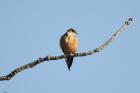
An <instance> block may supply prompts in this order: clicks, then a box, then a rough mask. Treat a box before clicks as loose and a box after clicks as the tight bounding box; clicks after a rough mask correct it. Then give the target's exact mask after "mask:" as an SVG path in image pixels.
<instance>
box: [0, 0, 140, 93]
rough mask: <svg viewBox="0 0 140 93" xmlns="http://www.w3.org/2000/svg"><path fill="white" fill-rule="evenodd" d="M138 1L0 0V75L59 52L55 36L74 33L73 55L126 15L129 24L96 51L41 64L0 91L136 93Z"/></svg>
mask: <svg viewBox="0 0 140 93" xmlns="http://www.w3.org/2000/svg"><path fill="white" fill-rule="evenodd" d="M139 4H140V1H139V0H69V1H68V0H1V1H0V60H1V62H0V76H2V75H6V74H8V73H9V72H10V71H11V70H13V69H15V68H16V67H19V66H21V65H24V64H26V63H29V62H32V61H34V60H36V59H37V58H39V57H44V56H46V55H60V54H62V52H61V50H60V47H59V38H60V36H61V35H62V34H63V33H65V31H66V30H67V29H69V28H71V27H72V28H74V29H76V31H77V32H78V33H79V34H78V39H79V46H78V52H81V51H88V50H91V49H94V48H96V47H98V46H99V45H101V44H102V43H104V42H105V41H106V40H107V39H108V38H109V37H110V36H111V35H112V34H113V33H114V32H115V31H116V30H117V29H118V28H119V27H120V26H121V25H122V24H123V22H124V21H125V20H127V19H128V18H129V17H133V18H134V22H133V24H131V25H130V26H129V28H128V29H127V30H126V31H125V32H124V33H122V34H121V35H120V36H119V37H118V38H117V39H116V40H115V41H114V42H113V43H112V44H110V45H109V46H108V47H107V48H105V49H104V50H102V51H101V52H100V53H98V54H96V55H92V56H87V57H82V58H75V59H74V63H73V66H72V68H71V71H68V69H67V67H66V64H65V62H64V60H57V61H49V62H44V63H42V64H40V65H38V66H36V67H34V68H32V69H28V70H25V71H23V72H21V73H19V74H18V75H16V76H15V77H14V78H13V79H11V80H10V81H4V82H0V93H3V92H8V93H39V92H41V93H46V92H48V93H140V88H139V86H140V74H139V71H140V59H139V57H140V55H139V53H140V49H139V47H140V43H139V40H140V36H139V29H140V28H139V24H140V13H139V9H140V6H139Z"/></svg>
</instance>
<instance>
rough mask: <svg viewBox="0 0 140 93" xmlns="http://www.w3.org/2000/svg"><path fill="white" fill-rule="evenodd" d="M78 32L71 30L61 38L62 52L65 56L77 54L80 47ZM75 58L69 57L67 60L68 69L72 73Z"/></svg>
mask: <svg viewBox="0 0 140 93" xmlns="http://www.w3.org/2000/svg"><path fill="white" fill-rule="evenodd" d="M76 35H77V32H76V31H75V30H74V29H73V28H70V29H68V30H67V31H66V33H65V34H63V35H62V36H61V38H60V47H61V49H62V52H63V53H64V55H65V54H75V53H76V51H77V46H78V40H77V37H76ZM73 59H74V57H73V56H68V57H67V58H65V61H66V64H67V67H68V69H69V71H70V68H71V66H72V63H73Z"/></svg>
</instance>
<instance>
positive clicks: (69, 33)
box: [66, 28, 78, 35]
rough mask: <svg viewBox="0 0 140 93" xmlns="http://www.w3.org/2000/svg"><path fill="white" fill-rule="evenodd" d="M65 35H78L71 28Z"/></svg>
mask: <svg viewBox="0 0 140 93" xmlns="http://www.w3.org/2000/svg"><path fill="white" fill-rule="evenodd" d="M66 33H67V34H68V35H76V34H78V33H77V32H76V31H75V30H74V29H73V28H70V29H68V30H67V32H66Z"/></svg>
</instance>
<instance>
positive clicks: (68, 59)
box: [66, 56, 74, 71]
mask: <svg viewBox="0 0 140 93" xmlns="http://www.w3.org/2000/svg"><path fill="white" fill-rule="evenodd" d="M73 58H74V57H73V56H68V57H67V58H66V64H67V66H68V69H69V71H70V68H71V66H72V63H73Z"/></svg>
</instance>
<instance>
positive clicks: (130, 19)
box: [0, 18, 133, 81]
mask: <svg viewBox="0 0 140 93" xmlns="http://www.w3.org/2000/svg"><path fill="white" fill-rule="evenodd" d="M132 21H133V20H132V18H129V19H128V20H127V21H126V22H125V23H124V24H123V25H122V26H121V27H120V28H119V29H118V30H117V31H116V33H114V34H113V35H112V37H111V38H109V39H108V41H106V42H105V43H104V44H102V45H101V46H99V47H98V48H96V49H94V50H91V51H87V52H80V53H76V54H72V55H70V56H74V57H82V56H88V55H92V54H95V53H97V52H100V51H101V50H102V49H104V48H105V47H106V46H108V45H109V44H110V43H111V42H112V41H113V40H114V39H115V38H116V37H117V36H118V35H119V34H120V33H121V32H123V31H125V29H126V28H127V27H128V26H129V25H130V23H131V22H132ZM67 56H69V55H60V56H46V57H43V58H39V59H38V60H35V61H33V62H31V63H28V64H25V65H23V66H21V67H18V68H16V69H15V70H13V71H12V72H11V73H9V74H8V75H6V76H1V77H0V81H4V80H10V79H11V78H12V77H14V76H15V75H16V74H18V73H19V72H21V71H23V70H25V69H28V68H32V67H34V66H36V65H37V64H40V63H42V62H44V61H50V60H58V59H63V58H66V57H67Z"/></svg>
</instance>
